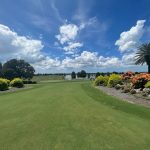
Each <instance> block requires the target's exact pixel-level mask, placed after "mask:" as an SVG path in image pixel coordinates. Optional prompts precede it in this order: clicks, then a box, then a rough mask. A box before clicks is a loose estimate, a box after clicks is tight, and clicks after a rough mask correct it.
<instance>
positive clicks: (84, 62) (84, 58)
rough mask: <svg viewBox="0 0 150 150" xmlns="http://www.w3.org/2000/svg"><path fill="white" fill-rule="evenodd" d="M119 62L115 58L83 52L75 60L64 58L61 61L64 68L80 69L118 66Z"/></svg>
mask: <svg viewBox="0 0 150 150" xmlns="http://www.w3.org/2000/svg"><path fill="white" fill-rule="evenodd" d="M119 65H120V61H119V59H118V58H116V57H103V56H98V54H97V53H96V52H89V51H83V52H82V53H81V55H79V56H77V57H75V58H69V57H67V58H65V59H64V60H63V61H62V66H63V67H64V68H66V67H67V68H82V67H110V66H119Z"/></svg>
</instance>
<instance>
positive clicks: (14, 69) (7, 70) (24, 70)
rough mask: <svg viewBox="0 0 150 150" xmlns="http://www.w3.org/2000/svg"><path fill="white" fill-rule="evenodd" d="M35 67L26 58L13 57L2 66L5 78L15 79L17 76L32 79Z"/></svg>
mask: <svg viewBox="0 0 150 150" xmlns="http://www.w3.org/2000/svg"><path fill="white" fill-rule="evenodd" d="M34 72H35V70H34V68H33V67H32V66H31V65H30V64H29V63H27V62H25V61H24V60H17V59H11V60H9V61H7V62H6V63H5V64H4V65H3V68H2V73H3V75H4V77H5V78H7V79H13V78H16V77H20V78H24V79H31V78H32V77H33V75H34Z"/></svg>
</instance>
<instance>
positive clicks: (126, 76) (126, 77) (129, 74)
mask: <svg viewBox="0 0 150 150" xmlns="http://www.w3.org/2000/svg"><path fill="white" fill-rule="evenodd" d="M133 76H134V73H133V72H132V71H128V72H125V73H124V74H123V75H122V76H121V78H122V80H123V81H130V79H131V78H132V77H133Z"/></svg>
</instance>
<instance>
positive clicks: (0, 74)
mask: <svg viewBox="0 0 150 150" xmlns="http://www.w3.org/2000/svg"><path fill="white" fill-rule="evenodd" d="M2 67H3V66H2V63H1V62H0V77H2Z"/></svg>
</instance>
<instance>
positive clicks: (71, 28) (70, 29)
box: [56, 24, 79, 44]
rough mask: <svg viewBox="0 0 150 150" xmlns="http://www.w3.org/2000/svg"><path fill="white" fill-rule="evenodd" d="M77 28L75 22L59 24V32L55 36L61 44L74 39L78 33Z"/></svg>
mask: <svg viewBox="0 0 150 150" xmlns="http://www.w3.org/2000/svg"><path fill="white" fill-rule="evenodd" d="M78 31H79V28H78V26H77V25H75V24H65V25H62V26H60V28H59V32H60V34H58V35H56V38H57V39H58V40H59V41H60V43H61V44H64V43H66V42H70V41H72V40H74V39H75V38H76V36H77V34H78Z"/></svg>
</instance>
